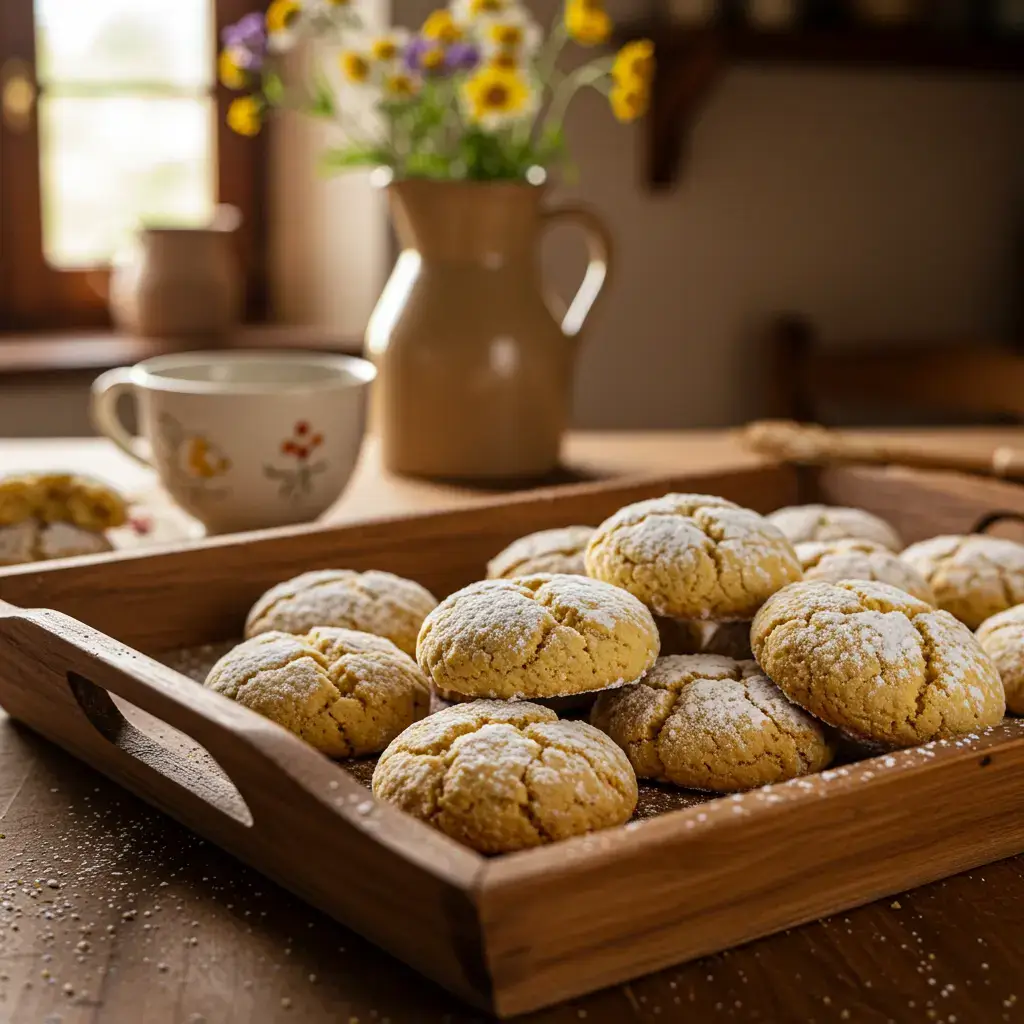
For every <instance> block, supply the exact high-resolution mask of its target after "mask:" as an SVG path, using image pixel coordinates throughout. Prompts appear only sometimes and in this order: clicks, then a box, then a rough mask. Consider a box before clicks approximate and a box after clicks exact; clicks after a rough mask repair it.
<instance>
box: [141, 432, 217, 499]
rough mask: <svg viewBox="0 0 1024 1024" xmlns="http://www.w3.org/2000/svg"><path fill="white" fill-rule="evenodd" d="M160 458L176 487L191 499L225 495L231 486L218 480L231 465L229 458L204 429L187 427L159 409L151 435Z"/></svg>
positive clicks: (214, 497) (215, 497)
mask: <svg viewBox="0 0 1024 1024" xmlns="http://www.w3.org/2000/svg"><path fill="white" fill-rule="evenodd" d="M154 442H155V445H156V446H157V448H158V449H160V455H161V461H162V462H163V464H164V465H165V466H167V469H168V472H169V475H170V477H171V479H172V480H173V483H174V486H175V488H176V489H180V490H182V491H185V492H186V493H187V494H188V496H189V499H190V500H193V501H194V500H196V499H200V498H202V499H210V498H213V499H217V498H223V497H226V496H227V495H228V494H230V493H231V489H230V488H228V487H224V486H222V485H221V484H218V482H217V481H218V480H219V478H221V477H223V476H225V475H226V474H227V473H228V472H229V471H230V469H231V459H229V458H228V457H227V455H226V454H225V453H224V451H223V450H222V449H221V448H220V446H219V445H218V444H217V443H216V442H214V441H212V440H210V438H209V437H208V436H207V435H206V434H204V433H195V432H191V431H189V430H187V429H186V428H185V427H184V426H182V424H181V423H179V422H178V420H177V419H175V418H174V417H173V416H172V415H171V414H170V413H166V412H165V413H161V414H160V418H159V422H158V425H157V433H156V437H155V439H154Z"/></svg>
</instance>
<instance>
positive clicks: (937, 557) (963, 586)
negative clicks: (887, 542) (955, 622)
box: [900, 534, 1024, 629]
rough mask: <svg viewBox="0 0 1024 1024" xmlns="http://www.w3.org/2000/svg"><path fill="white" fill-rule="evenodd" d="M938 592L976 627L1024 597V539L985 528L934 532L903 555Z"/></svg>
mask: <svg viewBox="0 0 1024 1024" xmlns="http://www.w3.org/2000/svg"><path fill="white" fill-rule="evenodd" d="M900 557H901V558H903V559H905V560H906V561H907V563H908V564H909V565H911V566H912V567H913V568H914V569H915V570H917V572H919V573H920V574H921V575H922V576H923V577H924V578H925V579H926V580H927V581H928V583H929V585H930V586H931V588H932V590H933V591H934V592H935V600H936V603H937V604H938V606H939V607H940V608H945V610H946V611H947V612H951V613H952V614H953V615H955V616H956V617H957V618H958V619H959V620H960V621H961V622H963V623H965V624H966V625H968V626H970V628H971V629H977V628H978V626H980V625H981V624H982V622H984V621H985V619H987V618H989V617H990V616H992V615H995V614H996V613H997V612H1001V611H1005V610H1006V609H1007V608H1010V607H1012V606H1013V605H1015V604H1021V603H1022V602H1024V544H1018V543H1017V542H1016V541H1012V540H1006V539H1004V538H1002V537H987V536H985V535H984V534H967V535H951V536H943V537H932V538H931V539H930V540H923V541H920V542H919V543H917V544H911V545H910V547H909V548H907V549H906V551H904V552H903V553H902V554H901V555H900Z"/></svg>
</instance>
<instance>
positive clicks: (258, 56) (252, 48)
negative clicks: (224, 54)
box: [221, 11, 267, 71]
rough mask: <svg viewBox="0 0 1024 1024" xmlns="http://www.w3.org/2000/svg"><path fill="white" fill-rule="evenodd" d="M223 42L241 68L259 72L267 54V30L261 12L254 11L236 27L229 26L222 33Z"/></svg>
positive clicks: (237, 23)
mask: <svg viewBox="0 0 1024 1024" xmlns="http://www.w3.org/2000/svg"><path fill="white" fill-rule="evenodd" d="M221 40H222V41H223V43H224V46H225V47H226V48H227V49H229V50H230V51H231V56H232V57H233V58H234V60H235V63H236V64H238V66H239V67H240V68H244V69H245V70H246V71H259V69H260V67H262V65H263V58H264V57H265V56H266V53H267V30H266V24H265V22H264V18H263V15H262V14H260V13H259V11H252V12H251V13H249V14H246V15H245V16H244V17H243V18H241V19H240V20H239V21H237V22H235V24H234V25H228V26H227V27H226V28H225V29H224V31H223V32H222V33H221Z"/></svg>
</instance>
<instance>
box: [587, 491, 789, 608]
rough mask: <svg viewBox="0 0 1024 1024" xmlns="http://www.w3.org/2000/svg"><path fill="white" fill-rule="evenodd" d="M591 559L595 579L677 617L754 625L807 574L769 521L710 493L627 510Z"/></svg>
mask: <svg viewBox="0 0 1024 1024" xmlns="http://www.w3.org/2000/svg"><path fill="white" fill-rule="evenodd" d="M586 562H587V573H588V575H590V576H593V577H594V578H595V579H599V580H604V581H605V582H607V583H613V584H615V585H616V586H618V587H622V588H623V589H624V590H628V591H629V592H630V593H631V594H633V595H634V596H635V597H637V598H639V599H640V600H641V601H643V602H644V604H646V605H647V606H648V607H649V608H650V609H651V610H652V611H654V612H655V614H657V615H663V616H665V617H667V618H672V619H712V620H715V621H729V620H744V619H745V620H750V619H752V618H753V617H754V613H755V612H756V611H757V609H758V608H760V607H761V605H762V604H763V603H764V602H765V600H767V598H769V597H770V596H771V595H772V594H774V593H775V591H777V590H779V589H780V588H781V587H784V586H785V585H786V584H787V583H792V582H793V581H794V580H798V579H800V578H801V576H802V573H801V570H800V563H799V562H798V561H797V558H796V552H795V551H794V550H793V546H792V545H791V544H790V543H789V541H788V540H786V538H785V537H784V536H783V535H782V534H781V533H780V532H779V530H777V529H776V528H775V527H774V526H772V525H771V523H769V522H768V521H767V520H766V519H765V518H764V517H763V516H760V515H758V514H757V513H756V512H751V511H750V510H749V509H745V508H741V507H740V506H739V505H736V504H734V503H733V502H731V501H727V500H726V499H725V498H716V497H713V496H711V495H707V494H666V495H665V496H664V497H662V498H654V499H652V500H650V501H640V502H637V503H636V504H635V505H627V506H626V507H625V508H622V509H619V511H618V512H616V513H615V514H614V515H613V516H611V517H610V518H609V519H606V520H605V521H604V522H603V523H602V524H601V525H600V526H599V527H598V528H597V532H596V533H595V534H594V537H593V539H592V540H591V541H590V545H589V546H588V548H587V555H586Z"/></svg>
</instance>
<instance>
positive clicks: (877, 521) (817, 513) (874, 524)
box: [768, 505, 903, 551]
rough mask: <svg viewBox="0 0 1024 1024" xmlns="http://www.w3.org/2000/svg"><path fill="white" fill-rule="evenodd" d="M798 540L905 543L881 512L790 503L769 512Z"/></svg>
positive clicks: (890, 546) (896, 547) (771, 518)
mask: <svg viewBox="0 0 1024 1024" xmlns="http://www.w3.org/2000/svg"><path fill="white" fill-rule="evenodd" d="M768 520H769V522H771V523H773V524H774V525H775V526H777V527H778V528H779V529H780V530H781V531H782V532H783V533H784V534H785V535H786V536H787V537H788V538H789V539H790V540H791V541H792V542H793V543H794V544H803V543H806V542H807V541H811V540H818V541H825V540H849V539H854V540H870V541H874V542H875V543H876V544H881V545H882V547H883V548H887V549H888V550H889V551H899V550H900V549H901V548H902V547H903V540H902V539H901V537H900V535H899V534H898V533H897V532H896V531H895V530H894V529H893V527H892V526H890V525H889V524H888V523H887V522H886V521H885V520H884V519H882V518H881V517H880V516H876V515H874V514H873V513H871V512H867V511H865V510H864V509H862V508H847V507H845V506H843V505H788V506H786V507H785V508H780V509H777V510H776V511H775V512H772V513H770V514H769V515H768Z"/></svg>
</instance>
